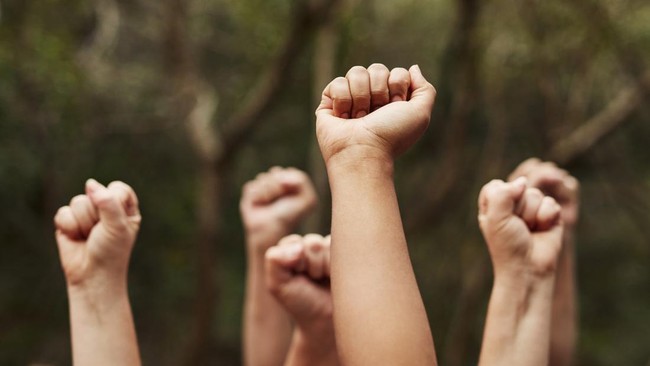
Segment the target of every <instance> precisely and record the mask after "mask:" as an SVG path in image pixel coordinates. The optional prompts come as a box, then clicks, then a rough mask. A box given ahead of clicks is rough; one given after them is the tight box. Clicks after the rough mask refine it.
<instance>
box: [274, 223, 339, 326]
mask: <svg viewBox="0 0 650 366" xmlns="http://www.w3.org/2000/svg"><path fill="white" fill-rule="evenodd" d="M265 267H266V284H267V287H268V289H269V291H270V292H271V293H272V294H273V296H275V298H276V299H277V300H278V302H279V303H280V304H282V306H284V308H285V309H286V311H287V312H288V313H289V314H290V315H291V317H292V318H293V319H294V321H295V322H296V326H297V327H298V328H299V329H300V330H301V331H302V332H303V333H304V334H308V335H313V336H315V337H318V336H319V335H322V334H324V333H327V334H329V333H330V332H332V334H333V323H332V295H331V293H330V289H329V277H330V237H329V236H326V237H322V236H320V235H317V234H308V235H305V236H304V237H303V236H300V235H295V234H294V235H289V236H287V237H285V238H283V239H282V240H280V242H279V243H278V244H277V245H276V246H273V247H271V248H269V250H267V252H266V266H265Z"/></svg>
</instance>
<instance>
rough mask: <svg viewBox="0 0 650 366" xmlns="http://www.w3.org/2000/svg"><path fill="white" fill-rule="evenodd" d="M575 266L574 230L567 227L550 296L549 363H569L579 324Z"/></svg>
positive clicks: (562, 365)
mask: <svg viewBox="0 0 650 366" xmlns="http://www.w3.org/2000/svg"><path fill="white" fill-rule="evenodd" d="M575 270H576V268H575V246H574V240H573V230H566V231H565V236H564V245H563V247H562V253H561V255H560V261H559V266H558V272H557V278H556V281H555V295H554V297H553V317H552V323H551V345H550V353H549V358H550V364H551V365H557V366H568V365H571V362H572V360H573V355H574V353H575V344H576V337H577V326H578V314H577V311H576V278H575Z"/></svg>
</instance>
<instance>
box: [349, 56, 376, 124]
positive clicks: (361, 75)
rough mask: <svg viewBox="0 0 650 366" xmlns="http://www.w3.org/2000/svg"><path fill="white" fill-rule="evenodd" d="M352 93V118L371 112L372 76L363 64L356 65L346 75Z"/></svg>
mask: <svg viewBox="0 0 650 366" xmlns="http://www.w3.org/2000/svg"><path fill="white" fill-rule="evenodd" d="M345 78H346V79H348V83H349V85H350V95H352V112H351V116H352V118H361V117H364V116H365V115H367V114H368V113H369V112H370V76H369V75H368V70H366V68H365V67H362V66H354V67H353V68H351V69H350V71H348V73H347V74H346V75H345Z"/></svg>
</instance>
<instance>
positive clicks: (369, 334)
mask: <svg viewBox="0 0 650 366" xmlns="http://www.w3.org/2000/svg"><path fill="white" fill-rule="evenodd" d="M392 170H393V166H392V162H390V163H387V162H379V163H378V162H375V161H372V160H365V161H364V160H359V161H358V163H357V164H351V165H343V164H340V165H339V164H332V163H330V164H328V173H329V176H330V185H331V187H332V200H333V217H332V243H333V244H332V283H333V284H334V285H333V287H332V294H333V301H334V309H335V317H334V320H335V328H336V336H337V343H338V345H339V354H340V356H341V359H342V360H343V362H344V363H345V364H349V365H371V364H409V365H431V364H435V351H434V348H433V339H432V337H431V332H430V330H429V325H428V320H427V316H426V312H425V310H424V305H423V303H422V299H421V297H420V293H419V290H418V287H417V283H416V280H415V276H414V274H413V270H412V267H411V263H410V258H409V256H408V248H407V246H406V239H405V237H404V232H403V229H402V224H401V218H400V214H399V207H398V204H397V197H396V194H395V189H394V186H393V180H392V179H393V178H392Z"/></svg>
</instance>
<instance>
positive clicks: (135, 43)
mask: <svg viewBox="0 0 650 366" xmlns="http://www.w3.org/2000/svg"><path fill="white" fill-rule="evenodd" d="M649 45H650V3H648V2H647V1H645V0H619V1H610V0H571V1H563V0H545V1H542V0H519V1H512V0H489V1H480V0H430V1H424V0H419V1H418V0H393V1H382V0H293V1H288V0H159V1H149V0H129V1H127V0H92V1H82V0H40V1H35V0H0V207H2V210H0V243H1V244H0V245H1V248H2V251H1V252H0V364H3V365H6V364H12V365H18V364H23V365H24V364H31V363H34V364H36V363H39V364H54V365H64V364H70V346H69V330H68V313H67V302H66V291H65V283H64V278H63V275H62V272H61V269H60V265H59V261H58V254H57V251H56V245H55V242H54V238H53V232H54V229H53V225H52V217H53V215H54V213H55V212H56V209H57V208H58V207H59V206H61V205H64V204H66V203H67V201H68V200H69V199H70V198H71V197H72V196H74V195H76V194H78V193H81V192H82V189H83V183H84V181H85V180H86V179H87V178H88V177H94V178H96V179H98V180H100V181H101V182H103V183H107V182H109V181H111V180H116V179H119V180H123V181H125V182H127V183H129V184H131V185H132V186H133V187H134V188H135V190H136V191H137V192H138V195H139V197H140V202H141V208H142V212H143V216H144V223H143V226H142V230H141V233H140V235H139V239H138V243H137V245H136V247H135V250H134V253H133V257H132V261H131V267H130V277H129V286H130V295H131V301H132V304H133V309H134V313H135V319H136V325H137V331H138V336H139V340H140V344H141V349H142V355H143V361H144V364H147V365H198V364H218V365H231V364H232V365H236V364H239V363H240V357H241V346H240V333H241V325H240V324H241V313H242V298H243V288H244V269H245V253H244V244H243V232H242V229H241V221H240V218H239V213H238V201H239V197H240V188H241V186H242V184H243V183H244V182H245V181H247V180H249V179H252V178H253V177H254V176H255V175H256V174H257V173H258V172H261V171H263V170H266V169H268V168H269V167H271V166H273V165H281V166H295V167H298V168H300V169H304V170H306V171H308V172H309V173H310V175H311V176H312V178H313V179H314V181H315V182H316V184H317V186H318V190H319V194H320V205H319V211H318V213H317V214H316V215H315V216H314V217H312V218H311V219H310V220H309V222H308V223H307V224H306V225H305V227H304V228H303V230H304V232H307V231H316V232H321V233H327V232H328V231H329V219H330V217H329V216H330V205H329V200H328V196H329V193H328V191H327V184H326V176H325V173H324V169H323V164H322V161H321V158H320V155H319V153H318V149H317V145H316V144H315V139H314V115H313V110H314V108H315V106H316V103H317V101H318V99H319V95H320V92H321V90H322V89H323V87H324V86H325V85H326V83H327V82H328V81H329V80H331V79H332V78H333V77H335V76H338V75H342V74H344V73H345V72H346V70H347V69H349V67H351V66H353V65H365V66H367V65H369V64H371V63H373V62H382V63H385V64H386V65H388V66H389V67H396V66H404V67H408V66H410V65H412V64H416V63H417V64H419V65H420V67H421V68H422V70H423V71H424V73H425V75H426V76H427V77H428V78H429V80H431V81H432V83H433V84H434V85H435V86H436V88H437V90H438V98H437V102H436V107H435V110H434V115H433V119H432V123H431V125H430V127H429V130H428V131H427V133H426V135H425V136H424V138H423V139H422V140H421V141H420V142H419V143H418V145H417V146H416V148H415V149H414V150H413V151H411V152H409V153H408V154H407V155H406V156H404V157H403V158H401V159H400V161H399V162H398V164H397V172H396V183H397V188H398V193H399V197H400V203H401V207H402V215H403V218H404V223H405V228H406V231H407V235H408V238H409V245H410V251H411V256H412V260H413V264H414V267H415V272H416V275H417V278H418V281H419V285H420V289H421V291H422V295H423V298H424V301H425V304H426V306H427V310H428V313H429V320H430V322H431V327H432V330H433V334H434V337H435V339H436V345H437V347H438V355H439V358H440V362H441V364H442V365H446V366H455V365H471V364H475V363H476V361H477V355H478V352H479V347H480V339H481V334H482V327H483V319H484V317H485V309H486V304H487V298H488V295H489V291H490V285H491V267H490V264H489V258H488V255H487V251H486V248H485V245H484V244H483V241H482V239H481V236H480V233H479V231H478V228H477V223H476V198H477V195H478V190H479V188H480V187H481V186H482V185H483V184H484V183H485V182H487V181H488V180H489V179H492V178H497V177H501V178H503V177H505V176H506V175H507V173H508V172H509V171H511V170H512V169H513V168H514V167H515V166H516V165H517V164H518V163H519V162H520V161H522V160H524V159H525V158H528V157H531V156H538V157H540V158H543V159H551V160H554V161H556V162H557V163H558V164H560V165H561V166H563V167H565V168H566V169H568V170H570V172H571V173H572V174H574V175H575V176H576V177H578V178H579V179H580V181H581V183H582V207H581V212H582V215H581V219H580V222H579V226H578V232H577V261H578V269H577V273H578V281H579V299H580V307H579V309H580V338H579V344H578V352H577V356H578V357H577V359H578V364H579V365H591V366H597V365H650V348H649V347H648V345H649V341H650V291H648V289H650V224H649V223H650V164H648V162H649V161H650V148H648V143H649V142H650V123H648V121H649V120H650V109H649V108H648V96H649V95H650V93H648V92H649V90H650V47H649Z"/></svg>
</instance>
